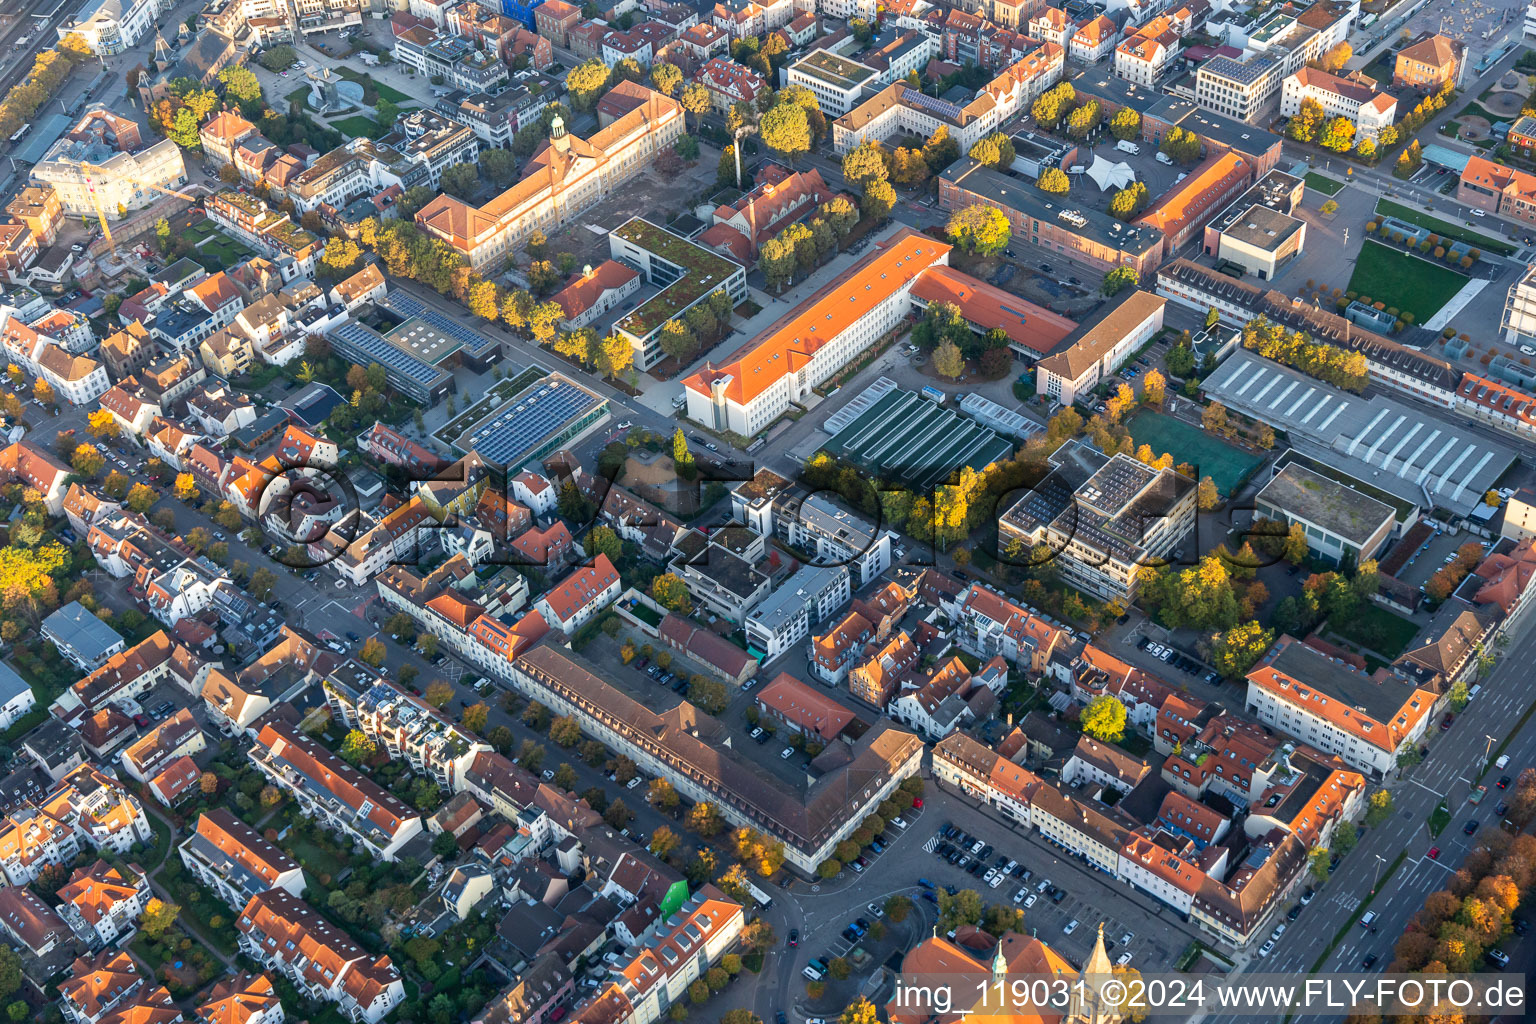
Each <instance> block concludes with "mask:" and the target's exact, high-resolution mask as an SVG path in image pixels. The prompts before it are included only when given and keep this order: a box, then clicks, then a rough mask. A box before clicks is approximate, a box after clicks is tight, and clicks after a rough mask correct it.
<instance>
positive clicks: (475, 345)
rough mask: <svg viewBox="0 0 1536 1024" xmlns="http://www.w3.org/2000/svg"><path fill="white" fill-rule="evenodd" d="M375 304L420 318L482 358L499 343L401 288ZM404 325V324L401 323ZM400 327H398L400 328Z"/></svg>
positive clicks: (403, 316)
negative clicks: (407, 293)
mask: <svg viewBox="0 0 1536 1024" xmlns="http://www.w3.org/2000/svg"><path fill="white" fill-rule="evenodd" d="M375 305H377V306H378V307H379V308H380V309H387V310H389V311H390V312H391V313H394V314H395V315H396V316H398V317H402V318H403V319H406V320H410V319H416V320H420V321H422V322H423V323H425V324H427V325H428V326H430V327H432V328H433V329H435V330H436V331H438V332H439V333H441V334H443V335H445V336H446V337H449V338H452V339H453V340H454V341H457V342H458V343H459V344H461V345H463V346H464V348H466V349H468V350H469V353H470V355H472V356H474V357H475V358H477V359H478V358H481V357H483V356H484V355H485V353H486V352H487V351H488V350H489V349H491V348H494V347H495V346H496V344H497V342H496V340H495V339H494V338H487V337H486V336H485V335H483V334H481V333H480V332H479V331H472V330H470V329H469V328H468V327H465V326H464V325H463V324H461V323H459V322H458V321H457V320H455V319H453V318H452V317H449V316H445V315H444V314H442V313H439V312H438V311H437V310H435V309H432V308H431V307H430V306H427V305H426V304H425V303H423V302H421V301H420V300H418V299H416V298H414V297H412V296H410V295H406V294H405V293H404V292H401V291H399V290H396V291H392V292H389V293H388V294H387V295H385V296H383V297H382V298H380V299H379V300H378V301H377V302H376V303H375ZM401 326H402V327H403V326H404V325H401ZM398 329H399V328H396V330H398Z"/></svg>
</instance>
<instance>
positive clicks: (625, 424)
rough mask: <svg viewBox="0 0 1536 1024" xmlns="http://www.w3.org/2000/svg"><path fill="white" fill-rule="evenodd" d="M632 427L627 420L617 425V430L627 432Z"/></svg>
mask: <svg viewBox="0 0 1536 1024" xmlns="http://www.w3.org/2000/svg"><path fill="white" fill-rule="evenodd" d="M632 426H634V424H633V423H631V422H630V421H629V420H625V421H624V422H623V423H620V424H619V429H620V430H628V429H629V428H630V427H632Z"/></svg>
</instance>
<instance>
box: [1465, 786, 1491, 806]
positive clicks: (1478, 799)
mask: <svg viewBox="0 0 1536 1024" xmlns="http://www.w3.org/2000/svg"><path fill="white" fill-rule="evenodd" d="M1487 795H1488V787H1487V786H1473V787H1472V795H1471V796H1469V797H1467V803H1469V804H1472V805H1473V806H1476V805H1477V804H1480V803H1482V802H1483V797H1485V796H1487Z"/></svg>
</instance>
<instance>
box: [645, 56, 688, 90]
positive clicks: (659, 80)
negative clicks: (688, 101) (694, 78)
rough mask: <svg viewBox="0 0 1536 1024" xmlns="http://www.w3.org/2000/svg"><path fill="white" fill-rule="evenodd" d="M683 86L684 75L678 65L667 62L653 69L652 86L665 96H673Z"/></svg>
mask: <svg viewBox="0 0 1536 1024" xmlns="http://www.w3.org/2000/svg"><path fill="white" fill-rule="evenodd" d="M682 84H683V73H682V71H681V70H680V69H679V68H678V66H677V65H676V64H668V63H666V62H665V61H662V62H661V63H659V64H657V65H656V66H655V67H653V68H651V85H653V86H655V88H656V91H657V92H659V93H661V94H662V95H664V96H671V95H672V94H673V93H675V92H676V91H677V87H678V86H680V85H682Z"/></svg>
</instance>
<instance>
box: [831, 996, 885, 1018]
mask: <svg viewBox="0 0 1536 1024" xmlns="http://www.w3.org/2000/svg"><path fill="white" fill-rule="evenodd" d="M879 1021H880V1016H879V1014H878V1013H876V1012H875V1004H874V1003H871V1002H870V1001H869V1000H868V999H865V998H864V997H863V996H859V998H858V999H856V1000H854V1001H853V1002H851V1003H849V1004H848V1006H847V1008H846V1009H844V1010H843V1013H842V1016H841V1017H839V1018H838V1024H879Z"/></svg>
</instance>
